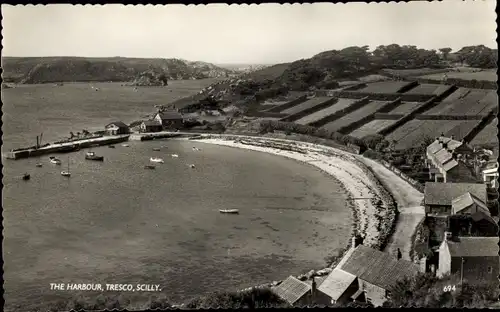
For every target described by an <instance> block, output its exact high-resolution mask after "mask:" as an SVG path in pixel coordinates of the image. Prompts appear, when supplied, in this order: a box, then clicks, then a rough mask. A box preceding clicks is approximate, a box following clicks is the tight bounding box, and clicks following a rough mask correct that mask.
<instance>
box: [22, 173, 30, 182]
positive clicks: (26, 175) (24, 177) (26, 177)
mask: <svg viewBox="0 0 500 312" xmlns="http://www.w3.org/2000/svg"><path fill="white" fill-rule="evenodd" d="M30 178H31V176H30V175H29V174H28V173H25V174H24V175H23V180H25V181H27V180H29V179H30Z"/></svg>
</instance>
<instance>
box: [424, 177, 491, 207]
mask: <svg viewBox="0 0 500 312" xmlns="http://www.w3.org/2000/svg"><path fill="white" fill-rule="evenodd" d="M467 192H469V193H471V194H473V195H474V196H475V197H477V198H478V199H479V200H481V201H483V202H486V200H487V193H486V185H484V184H479V183H439V182H426V183H425V189H424V203H425V204H426V205H451V204H452V201H453V199H455V198H457V197H459V196H461V195H463V194H465V193H467Z"/></svg>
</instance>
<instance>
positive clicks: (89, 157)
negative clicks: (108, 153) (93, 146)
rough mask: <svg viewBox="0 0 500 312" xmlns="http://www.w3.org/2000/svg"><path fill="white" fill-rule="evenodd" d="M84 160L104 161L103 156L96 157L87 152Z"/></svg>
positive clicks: (92, 153)
mask: <svg viewBox="0 0 500 312" xmlns="http://www.w3.org/2000/svg"><path fill="white" fill-rule="evenodd" d="M85 159H88V160H96V161H104V156H97V155H96V154H95V153H94V152H87V154H85Z"/></svg>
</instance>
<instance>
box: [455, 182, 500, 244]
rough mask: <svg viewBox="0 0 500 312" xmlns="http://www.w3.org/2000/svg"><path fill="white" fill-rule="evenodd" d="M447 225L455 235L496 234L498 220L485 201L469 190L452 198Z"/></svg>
mask: <svg viewBox="0 0 500 312" xmlns="http://www.w3.org/2000/svg"><path fill="white" fill-rule="evenodd" d="M448 227H449V231H450V232H452V233H453V235H456V236H458V235H460V236H498V220H496V219H495V218H493V217H492V216H491V213H490V210H489V209H488V206H487V205H486V203H485V202H483V201H482V200H481V199H479V198H478V197H477V196H475V195H473V194H471V193H469V192H467V193H465V194H463V195H461V196H459V197H457V198H455V199H453V200H452V204H451V216H450V217H449V218H448Z"/></svg>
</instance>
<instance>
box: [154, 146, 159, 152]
mask: <svg viewBox="0 0 500 312" xmlns="http://www.w3.org/2000/svg"><path fill="white" fill-rule="evenodd" d="M153 151H155V152H159V151H161V150H160V148H159V147H153Z"/></svg>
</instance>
